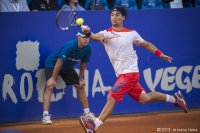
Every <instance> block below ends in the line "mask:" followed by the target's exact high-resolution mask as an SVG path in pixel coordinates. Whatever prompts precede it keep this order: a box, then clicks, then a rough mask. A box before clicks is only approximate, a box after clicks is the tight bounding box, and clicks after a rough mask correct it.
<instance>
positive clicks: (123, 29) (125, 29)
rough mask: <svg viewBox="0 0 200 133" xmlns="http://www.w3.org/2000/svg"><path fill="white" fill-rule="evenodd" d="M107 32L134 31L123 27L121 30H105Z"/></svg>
mask: <svg viewBox="0 0 200 133" xmlns="http://www.w3.org/2000/svg"><path fill="white" fill-rule="evenodd" d="M106 31H107V32H112V31H114V32H133V31H134V30H133V29H129V28H126V27H123V28H122V29H121V30H115V29H113V28H112V27H110V28H108V29H106Z"/></svg>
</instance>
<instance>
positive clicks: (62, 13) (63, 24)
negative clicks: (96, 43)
mask: <svg viewBox="0 0 200 133" xmlns="http://www.w3.org/2000/svg"><path fill="white" fill-rule="evenodd" d="M82 24H83V19H82V18H79V19H78V20H77V17H76V11H75V10H72V11H66V9H65V7H63V8H61V9H60V10H59V11H58V13H57V15H56V26H57V27H58V28H59V29H61V30H68V29H70V28H72V27H76V26H80V27H81V28H82V29H84V28H86V26H84V25H82Z"/></svg>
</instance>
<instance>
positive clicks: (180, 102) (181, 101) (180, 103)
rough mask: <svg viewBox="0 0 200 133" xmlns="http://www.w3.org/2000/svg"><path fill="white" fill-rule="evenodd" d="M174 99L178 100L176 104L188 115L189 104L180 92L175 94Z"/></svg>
mask: <svg viewBox="0 0 200 133" xmlns="http://www.w3.org/2000/svg"><path fill="white" fill-rule="evenodd" d="M174 98H175V99H176V101H175V104H176V105H178V106H179V107H180V108H181V109H183V110H184V112H185V113H188V108H187V104H186V102H185V99H184V97H183V95H182V93H181V92H180V91H178V92H176V93H175V94H174Z"/></svg>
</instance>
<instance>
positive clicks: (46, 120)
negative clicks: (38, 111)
mask: <svg viewBox="0 0 200 133" xmlns="http://www.w3.org/2000/svg"><path fill="white" fill-rule="evenodd" d="M42 124H44V125H51V124H52V121H51V115H50V114H48V115H44V116H43V118H42Z"/></svg>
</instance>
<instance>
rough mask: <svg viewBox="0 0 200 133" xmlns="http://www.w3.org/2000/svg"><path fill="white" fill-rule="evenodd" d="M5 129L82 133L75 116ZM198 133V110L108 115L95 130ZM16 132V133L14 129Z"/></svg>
mask: <svg viewBox="0 0 200 133" xmlns="http://www.w3.org/2000/svg"><path fill="white" fill-rule="evenodd" d="M6 130H11V131H13V132H9V133H15V131H16V132H17V131H19V132H21V133H84V130H83V128H82V127H81V125H80V123H79V120H78V119H62V120H53V125H42V124H41V123H40V121H33V122H24V123H9V124H8V123H7V124H0V133H4V131H6ZM122 132H123V133H169V132H170V133H200V109H192V110H189V113H187V114H185V113H183V112H182V111H168V112H158V113H142V114H133V115H121V116H112V117H110V118H109V119H108V120H107V121H106V122H105V123H104V125H103V126H102V127H101V128H100V129H99V130H98V131H97V133H122ZM17 133H18V132H17Z"/></svg>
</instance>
